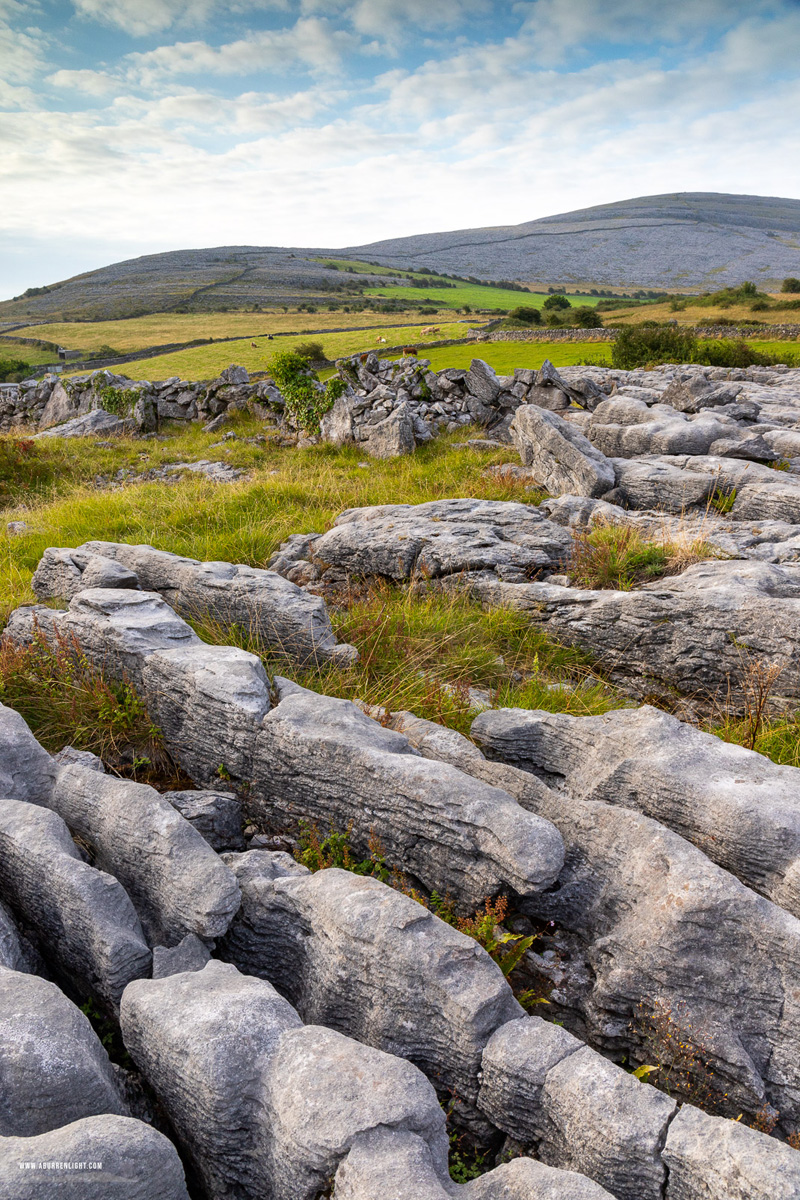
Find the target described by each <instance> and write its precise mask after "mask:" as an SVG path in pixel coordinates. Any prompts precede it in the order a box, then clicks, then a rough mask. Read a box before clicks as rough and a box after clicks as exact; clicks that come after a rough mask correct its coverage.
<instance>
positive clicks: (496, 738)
mask: <svg viewBox="0 0 800 1200" xmlns="http://www.w3.org/2000/svg"><path fill="white" fill-rule="evenodd" d="M518 718H519V713H518V712H517V711H516V710H499V711H497V712H485V713H482V714H481V715H480V716H479V717H477V718H476V720H475V721H474V722H473V725H472V735H473V737H474V738H475V739H476V740H477V741H478V743H479V745H481V746H483V747H485V748H486V749H488V750H489V751H490V753H492V754H495V755H498V756H502V757H504V758H506V759H511V760H512V761H513V760H514V757H515V756H514V751H513V738H510V737H506V736H505V734H504V731H505V730H507V729H509V728H511V726H513V724H515V723H516V722H517V720H518ZM509 722H510V723H511V725H510V724H509ZM501 742H502V743H503V745H504V749H502V750H501V749H500V744H501ZM520 761H521V762H522V761H523V760H522V759H520ZM506 770H507V771H508V770H509V768H506ZM515 774H519V773H517V772H513V773H511V774H510V775H508V776H507V777H506V778H504V786H505V787H506V788H507V789H508V790H509V791H513V792H514V794H515V795H517V796H518V798H519V800H520V801H521V802H522V803H524V804H526V805H529V806H530V807H531V808H532V809H533V810H534V811H537V812H539V813H540V814H541V815H542V816H546V817H547V818H548V819H549V820H552V821H553V823H554V824H556V825H557V826H558V827H559V829H560V830H561V832H562V834H563V836H564V842H565V846H566V861H565V866H564V870H563V871H562V873H561V875H560V877H559V888H558V890H557V891H551V892H549V893H546V894H539V895H536V896H532V897H531V898H530V900H528V901H526V902H525V911H526V912H529V913H530V914H531V915H534V916H536V917H537V918H539V919H541V920H553V921H555V922H556V923H557V925H558V927H559V929H560V930H562V931H563V936H564V938H565V943H564V944H565V948H567V947H568V949H569V953H570V961H568V962H566V963H565V964H564V966H563V968H558V969H557V970H556V971H555V973H554V975H553V978H554V981H555V984H556V986H555V987H554V990H553V992H551V994H550V1000H551V1003H553V1004H555V1005H556V1006H557V1009H558V1008H561V1009H562V1011H563V1012H565V1014H567V1015H568V1020H569V1023H570V1024H571V1025H572V1026H573V1027H576V1028H579V1029H581V1030H583V1032H584V1034H585V1036H586V1038H587V1040H589V1041H590V1042H592V1044H594V1045H596V1046H598V1047H599V1048H601V1049H605V1050H610V1051H611V1052H614V1053H627V1054H629V1055H630V1056H631V1057H632V1059H633V1061H642V1060H643V1056H646V1055H647V1053H648V1051H647V1046H646V1045H645V1046H644V1048H642V1041H641V1039H642V1036H643V1035H642V1034H641V1033H640V1032H637V1031H638V1028H639V1026H638V1020H639V1016H640V1014H641V1010H640V1006H641V1005H642V1004H644V1008H645V1010H646V1011H648V1010H649V1007H650V1006H652V1005H653V1004H654V1003H655V1002H658V1004H659V1005H662V1006H665V1008H666V1011H668V1012H671V1014H672V1020H673V1022H674V1026H675V1028H676V1029H677V1030H678V1031H681V1030H683V1031H684V1033H685V1032H686V1031H687V1030H688V1031H690V1032H689V1036H690V1038H691V1041H692V1042H693V1044H695V1045H698V1046H702V1047H703V1056H704V1057H707V1058H708V1060H709V1062H710V1063H711V1065H712V1069H713V1071H714V1073H715V1076H716V1077H717V1078H718V1079H719V1080H720V1083H721V1088H720V1090H724V1091H725V1092H727V1093H728V1094H729V1096H730V1104H731V1105H737V1106H738V1108H739V1110H741V1111H745V1112H750V1113H756V1112H758V1110H759V1109H760V1108H761V1106H762V1105H763V1104H764V1101H765V1099H766V1100H767V1101H769V1103H770V1104H771V1105H772V1106H773V1108H774V1109H776V1110H779V1111H780V1112H781V1113H782V1114H783V1119H784V1120H786V1121H787V1122H788V1123H789V1124H790V1125H791V1123H792V1122H793V1121H796V1119H797V1116H800V1054H799V1053H798V1048H800V966H798V963H799V962H800V922H798V920H797V919H796V918H795V917H793V916H791V915H790V914H789V913H787V912H786V911H785V910H783V909H782V908H778V907H777V906H776V905H774V904H772V903H771V902H770V901H768V900H765V899H764V898H763V897H761V896H758V895H757V894H756V893H754V892H752V891H750V889H749V888H746V887H745V886H744V885H743V884H741V883H740V882H739V881H738V880H737V879H735V878H734V876H732V875H730V874H729V873H728V872H727V871H724V870H722V868H720V867H718V866H716V865H715V864H714V863H712V862H711V861H710V860H709V859H708V858H707V857H706V856H705V855H704V854H703V853H702V852H701V851H700V850H698V849H697V848H696V847H694V846H692V845H691V844H690V843H689V842H687V841H685V840H684V839H683V838H681V837H680V836H679V835H678V834H676V833H673V832H672V831H671V830H668V829H665V828H664V826H662V825H659V824H658V822H656V821H654V820H652V819H651V818H649V817H645V816H642V815H641V814H640V813H637V812H633V811H631V810H630V809H624V808H618V807H615V806H612V805H609V804H603V803H601V802H599V801H583V800H576V799H574V798H573V797H571V796H570V795H569V793H568V792H566V791H562V792H559V793H558V794H556V793H554V792H553V791H552V790H551V789H549V788H547V787H546V786H545V784H543V783H542V782H541V781H540V780H537V781H536V783H535V788H534V789H533V790H528V789H527V788H526V787H524V786H522V787H520V788H519V789H518V790H517V789H516V788H515V784H514V775H515ZM529 778H531V779H533V778H534V777H533V776H529ZM582 962H583V963H584V964H585V965H584V966H583V967H582V966H581V963H582ZM734 963H735V964H736V970H735V971H734V970H732V966H731V964H734ZM578 1014H579V1016H578ZM796 1047H797V1048H796ZM723 1080H724V1084H723V1083H722V1081H723Z"/></svg>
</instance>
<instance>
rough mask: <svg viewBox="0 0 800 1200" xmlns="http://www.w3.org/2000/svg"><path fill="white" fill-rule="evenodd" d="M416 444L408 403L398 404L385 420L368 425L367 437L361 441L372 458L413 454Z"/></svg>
mask: <svg viewBox="0 0 800 1200" xmlns="http://www.w3.org/2000/svg"><path fill="white" fill-rule="evenodd" d="M416 444H417V443H416V440H415V438H414V420H413V417H412V415H411V412H410V410H409V407H408V404H407V403H403V404H398V406H397V408H395V409H394V410H393V411H392V412H390V413H389V415H388V417H385V418H384V420H382V421H376V422H375V424H374V425H368V426H366V437H365V438H364V440H363V441H362V442H361V443H360V445H361V446H362V447H363V448H364V450H366V452H367V454H369V455H371V457H372V458H399V457H400V456H401V455H403V454H413V452H414V450H415V449H416Z"/></svg>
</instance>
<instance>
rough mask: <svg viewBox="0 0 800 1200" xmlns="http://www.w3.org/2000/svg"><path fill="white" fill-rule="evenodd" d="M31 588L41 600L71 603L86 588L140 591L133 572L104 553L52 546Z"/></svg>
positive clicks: (36, 572)
mask: <svg viewBox="0 0 800 1200" xmlns="http://www.w3.org/2000/svg"><path fill="white" fill-rule="evenodd" d="M31 586H32V588H33V590H34V592H35V593H36V596H37V598H38V599H39V600H71V599H72V597H73V596H75V595H77V593H78V592H82V591H85V589H86V588H95V587H99V588H128V589H131V590H133V591H138V590H139V580H138V579H137V577H136V574H135V573H134V572H133V571H130V570H129V569H128V568H127V567H124V566H123V565H122V564H121V563H118V562H115V561H114V560H113V559H111V558H105V557H104V556H103V555H101V554H86V553H83V552H82V551H80V550H70V549H65V548H57V547H50V548H48V549H47V550H45V552H44V554H43V555H42V557H41V559H40V561H39V565H38V567H37V568H36V570H35V572H34V575H33V579H32V580H31Z"/></svg>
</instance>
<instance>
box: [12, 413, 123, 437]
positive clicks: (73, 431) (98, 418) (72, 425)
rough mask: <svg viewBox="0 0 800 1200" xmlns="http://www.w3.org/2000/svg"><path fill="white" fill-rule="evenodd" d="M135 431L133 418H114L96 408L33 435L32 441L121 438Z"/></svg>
mask: <svg viewBox="0 0 800 1200" xmlns="http://www.w3.org/2000/svg"><path fill="white" fill-rule="evenodd" d="M136 429H137V422H136V421H135V420H134V419H133V418H122V417H115V416H114V414H113V413H108V412H105V410H104V409H102V408H96V409H94V410H93V411H92V412H87V413H82V414H81V415H80V416H78V417H73V418H72V419H71V420H69V421H66V422H65V423H64V424H63V425H55V426H53V427H52V428H50V429H44V430H43V431H42V432H41V433H36V434H34V436H33V440H34V441H35V442H36V441H39V440H40V439H41V438H54V437H60V438H77V437H92V436H94V435H97V434H100V435H102V436H103V437H123V436H124V435H125V434H130V433H135V432H136Z"/></svg>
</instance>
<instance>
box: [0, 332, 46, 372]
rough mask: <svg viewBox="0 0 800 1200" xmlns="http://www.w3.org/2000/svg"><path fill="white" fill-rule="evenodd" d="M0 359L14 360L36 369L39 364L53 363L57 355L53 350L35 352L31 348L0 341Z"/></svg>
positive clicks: (16, 343)
mask: <svg viewBox="0 0 800 1200" xmlns="http://www.w3.org/2000/svg"><path fill="white" fill-rule="evenodd" d="M48 340H49V339H48ZM0 358H16V359H18V360H19V361H20V362H26V363H28V364H29V365H30V366H32V367H36V366H39V365H40V364H41V363H50V362H55V361H56V358H57V355H56V353H55V351H54V350H36V349H35V348H34V347H33V346H21V345H20V344H19V343H18V342H3V341H0Z"/></svg>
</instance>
